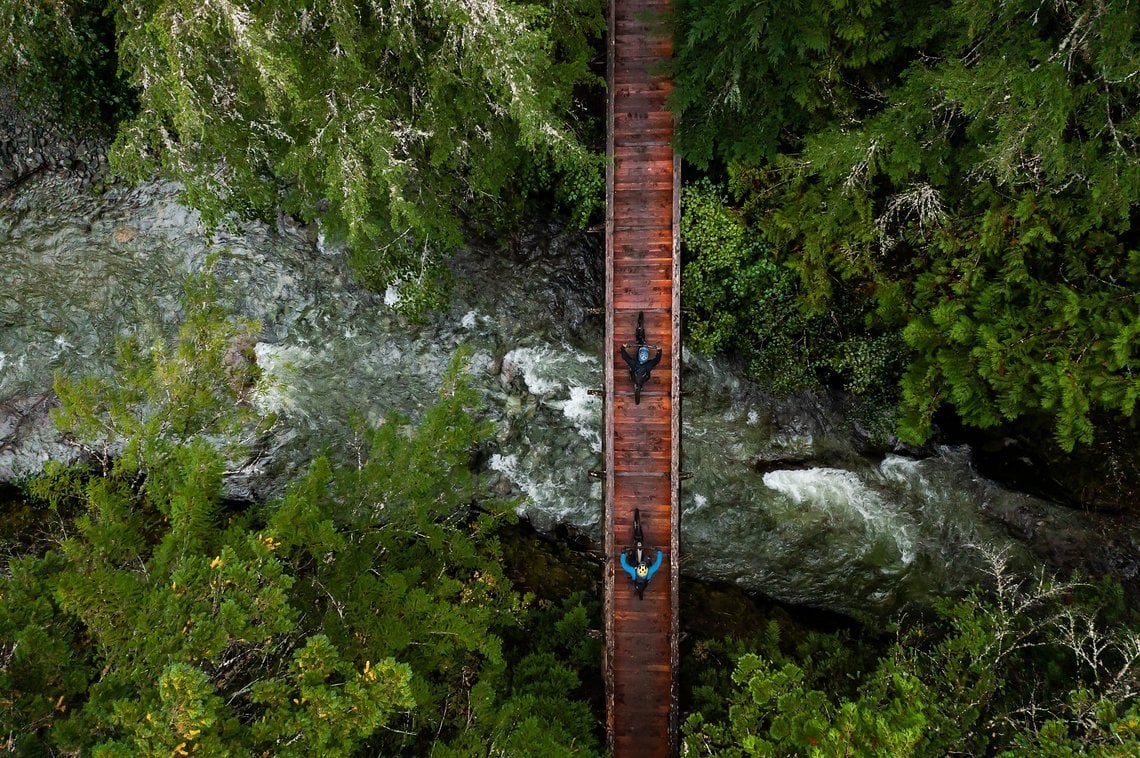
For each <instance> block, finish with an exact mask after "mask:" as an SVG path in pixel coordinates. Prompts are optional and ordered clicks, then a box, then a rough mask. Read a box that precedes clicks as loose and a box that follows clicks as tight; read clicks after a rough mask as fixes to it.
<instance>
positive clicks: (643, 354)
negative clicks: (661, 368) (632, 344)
mask: <svg viewBox="0 0 1140 758" xmlns="http://www.w3.org/2000/svg"><path fill="white" fill-rule="evenodd" d="M637 360H639V361H641V362H642V363H645V362H646V361H648V360H649V345H641V346H640V347H638V348H637Z"/></svg>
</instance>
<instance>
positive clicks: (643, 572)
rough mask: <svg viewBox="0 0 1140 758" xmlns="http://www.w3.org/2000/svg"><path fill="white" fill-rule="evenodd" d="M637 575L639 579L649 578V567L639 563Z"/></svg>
mask: <svg viewBox="0 0 1140 758" xmlns="http://www.w3.org/2000/svg"><path fill="white" fill-rule="evenodd" d="M637 575H638V576H639V577H641V578H642V579H644V578H645V577H647V576H649V567H648V566H646V565H645V564H644V563H639V564H638V565H637Z"/></svg>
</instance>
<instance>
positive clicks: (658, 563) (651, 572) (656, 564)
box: [623, 550, 664, 582]
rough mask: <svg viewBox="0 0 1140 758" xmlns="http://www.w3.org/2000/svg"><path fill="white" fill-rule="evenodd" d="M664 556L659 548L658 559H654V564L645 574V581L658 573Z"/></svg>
mask: <svg viewBox="0 0 1140 758" xmlns="http://www.w3.org/2000/svg"><path fill="white" fill-rule="evenodd" d="M623 557H624V553H623ZM663 558H664V556H663V555H662V554H661V551H660V550H658V551H657V560H655V561H653V565H652V566H650V567H649V573H648V574H646V575H645V581H647V582H648V581H649V580H650V579H652V578H653V575H654V574H656V573H657V569H659V568H661V560H662V559H663Z"/></svg>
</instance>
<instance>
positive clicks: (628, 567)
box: [621, 550, 664, 583]
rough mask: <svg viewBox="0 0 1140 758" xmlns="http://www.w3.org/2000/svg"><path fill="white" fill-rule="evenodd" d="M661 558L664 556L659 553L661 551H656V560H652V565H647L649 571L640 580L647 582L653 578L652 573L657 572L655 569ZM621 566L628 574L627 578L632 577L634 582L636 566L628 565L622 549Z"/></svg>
mask: <svg viewBox="0 0 1140 758" xmlns="http://www.w3.org/2000/svg"><path fill="white" fill-rule="evenodd" d="M663 558H664V556H663V555H661V551H660V550H658V551H657V560H655V561H654V562H653V565H652V566H650V567H649V573H648V574H646V575H645V578H644V579H643V580H642V581H644V582H648V581H649V580H650V579H652V578H653V575H654V574H656V573H657V569H659V568H661V561H662V559H663ZM621 567H622V568H623V569H625V573H627V574H629V578H630V579H632V580H633V581H634V582H635V583H636V582H637V566H631V565H629V562H628V561H627V560H626V559H625V551H624V550H622V551H621Z"/></svg>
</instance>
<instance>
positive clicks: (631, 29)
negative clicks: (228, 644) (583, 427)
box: [604, 0, 680, 758]
mask: <svg viewBox="0 0 1140 758" xmlns="http://www.w3.org/2000/svg"><path fill="white" fill-rule="evenodd" d="M668 11H669V0H611V1H610V8H609V32H610V34H609V53H608V57H609V60H608V63H609V69H608V77H609V102H608V109H607V110H608V114H607V115H608V135H607V152H608V154H609V157H610V164H609V169H608V170H607V176H606V194H607V197H606V200H607V206H606V285H607V291H606V354H607V355H608V356H609V359H608V360H607V361H606V366H605V395H606V404H605V426H604V439H605V451H606V453H605V455H606V478H605V527H606V545H605V550H606V558H607V559H606V567H605V588H606V592H605V605H606V608H605V612H606V666H605V678H606V696H607V706H608V715H607V725H606V726H607V736H608V738H609V743H610V746H611V748H612V749H613V752H614V755H615V756H617V757H618V758H621V757H622V756H634V755H637V756H668V755H671V754H675V753H676V750H677V745H676V731H677V723H676V721H677V708H676V671H677V583H678V582H677V580H678V560H677V559H678V543H679V516H680V512H679V508H678V502H677V494H678V473H679V472H678V462H679V458H680V439H679V432H680V402H679V398H680V376H679V370H680V320H679V317H680V288H679V283H680V277H679V271H680V261H679V256H678V255H677V250H678V248H677V214H678V180H679V171H678V167H679V162H678V161H677V160H676V158H675V156H674V155H673V148H672V145H671V141H672V137H673V118H672V115H671V114H670V113H669V111H668V109H667V108H666V107H665V98H666V96H667V95H668V94H669V91H670V88H671V82H670V81H669V80H668V79H667V78H666V77H664V76H662V75H661V74H660V71H659V67H660V65H661V63H662V62H663V61H664V60H665V59H667V58H668V57H669V56H670V55H671V53H672V41H671V38H670V36H669V33H668V30H667V29H666V28H665V27H664V26H663V25H662V24H661V23H660V22H659V21H656V20H655V19H657V18H659V17H660V16H661V14H665V13H667V12H668ZM638 312H644V314H645V333H646V341H647V342H649V343H650V344H657V345H660V347H661V349H662V357H661V362H660V363H659V364H658V365H657V367H656V368H655V369H654V370H653V375H652V379H651V380H650V381H649V383H648V384H647V385H646V386H645V389H644V390H643V391H642V396H641V404H640V405H637V404H635V403H634V398H633V384H632V381H631V380H630V377H629V371H628V370H627V368H626V365H625V362H624V361H623V360H622V358H621V353H620V346H621V345H622V343H627V344H632V343H633V342H634V329H635V326H636V324H637V315H638ZM634 508H640V509H641V521H642V527H643V529H644V533H645V541H646V545H647V546H652V547H659V548H661V550H662V552H664V553H665V562H664V563H663V564H662V567H661V569H660V570H659V571H658V573H657V574H656V576H654V578H653V581H652V582H651V583H650V585H649V587H648V588H647V589H646V591H645V598H644V600H639V599H638V597H637V594H636V593H635V592H634V591H633V586H632V583H631V582H630V581H629V577H628V576H627V575H626V574H625V573H624V572H623V571H622V569H621V566H620V565H619V563H618V557H619V555H620V552H621V550H622V549H623V548H624V547H626V546H628V545H630V544H631V543H632V540H633V536H632V535H633V526H632V524H633V509H634Z"/></svg>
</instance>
